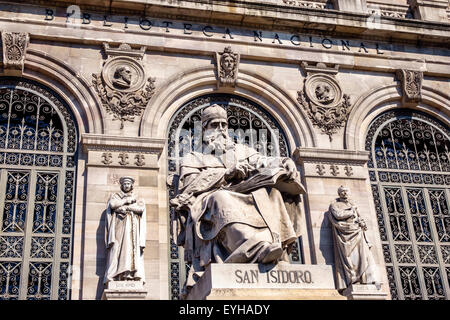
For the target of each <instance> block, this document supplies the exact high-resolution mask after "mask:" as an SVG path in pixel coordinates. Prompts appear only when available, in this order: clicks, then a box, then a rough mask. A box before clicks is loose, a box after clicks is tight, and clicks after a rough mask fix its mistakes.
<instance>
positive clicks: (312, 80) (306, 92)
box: [297, 63, 351, 141]
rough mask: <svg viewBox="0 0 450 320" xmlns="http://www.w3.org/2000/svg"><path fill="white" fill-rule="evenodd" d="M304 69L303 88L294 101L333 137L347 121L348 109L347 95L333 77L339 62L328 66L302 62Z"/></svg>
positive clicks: (348, 99)
mask: <svg viewBox="0 0 450 320" xmlns="http://www.w3.org/2000/svg"><path fill="white" fill-rule="evenodd" d="M302 68H303V69H304V70H305V71H306V72H307V76H306V79H305V83H304V86H303V89H302V90H300V91H298V96H297V101H298V102H299V104H300V105H301V106H302V107H303V109H304V110H305V111H306V112H307V114H308V117H309V118H310V119H311V121H312V123H313V124H314V125H315V126H317V127H319V128H320V129H321V130H322V132H323V133H325V134H327V135H328V136H329V138H330V141H332V135H333V134H334V133H336V132H337V131H338V130H339V129H340V128H341V127H343V126H344V124H345V121H347V118H348V114H349V111H350V107H351V104H350V97H349V96H348V95H346V94H344V93H343V92H342V89H341V86H340V85H339V83H338V82H337V80H336V79H335V77H334V74H336V73H337V70H338V66H335V67H334V68H328V67H326V66H325V65H323V64H317V65H316V66H315V67H311V66H309V65H308V64H307V63H302Z"/></svg>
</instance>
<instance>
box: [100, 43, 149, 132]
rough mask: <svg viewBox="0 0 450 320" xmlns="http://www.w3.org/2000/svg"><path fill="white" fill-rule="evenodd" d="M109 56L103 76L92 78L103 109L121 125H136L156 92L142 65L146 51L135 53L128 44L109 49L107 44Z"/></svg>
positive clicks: (136, 51) (105, 45)
mask: <svg viewBox="0 0 450 320" xmlns="http://www.w3.org/2000/svg"><path fill="white" fill-rule="evenodd" d="M104 50H105V53H106V54H107V55H108V58H107V60H106V62H105V63H104V65H103V69H102V72H101V73H97V74H95V73H94V74H92V76H93V81H92V82H93V84H94V88H95V89H96V91H97V93H98V94H99V96H100V98H101V100H102V103H103V106H104V107H105V109H106V111H107V112H108V113H111V114H112V115H113V116H114V119H113V120H119V121H120V128H121V129H123V127H124V122H125V121H130V122H133V121H134V118H135V117H136V116H140V115H141V114H142V112H143V110H144V109H145V107H146V106H147V103H148V101H149V100H150V98H151V97H152V96H153V94H154V92H155V79H154V78H151V77H149V78H147V76H146V74H145V70H144V66H143V64H142V57H143V56H144V53H145V47H141V48H140V49H132V48H131V47H130V46H129V45H128V44H121V45H120V46H119V47H118V48H110V47H109V45H108V44H104Z"/></svg>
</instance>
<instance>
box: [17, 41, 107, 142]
mask: <svg viewBox="0 0 450 320" xmlns="http://www.w3.org/2000/svg"><path fill="white" fill-rule="evenodd" d="M22 77H24V78H27V79H30V80H34V81H36V82H39V83H41V84H42V85H44V86H46V87H48V88H51V89H52V90H54V91H55V92H56V93H57V94H58V95H59V96H60V97H61V98H62V99H63V100H64V101H65V102H66V103H67V105H68V106H69V108H70V109H71V111H72V113H73V114H74V117H75V119H76V122H77V124H78V131H79V133H80V137H81V134H83V133H87V132H89V133H99V134H101V133H103V131H104V127H105V124H104V120H103V119H104V118H105V117H104V112H103V109H102V106H101V102H100V100H99V98H98V96H97V95H96V94H95V92H94V91H93V89H92V85H91V84H90V83H89V81H87V80H86V79H85V78H84V77H83V76H82V75H81V74H80V73H78V72H77V71H76V70H75V69H73V68H72V67H70V66H69V65H67V64H66V63H65V62H63V61H61V60H59V59H57V58H55V57H52V56H50V55H48V54H47V53H44V52H41V51H39V50H35V49H31V48H29V49H27V53H26V56H25V66H24V72H23V74H22Z"/></svg>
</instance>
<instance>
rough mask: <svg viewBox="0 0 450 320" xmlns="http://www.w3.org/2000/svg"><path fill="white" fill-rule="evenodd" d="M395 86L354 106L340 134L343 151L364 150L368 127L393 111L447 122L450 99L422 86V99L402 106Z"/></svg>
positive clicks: (448, 119)
mask: <svg viewBox="0 0 450 320" xmlns="http://www.w3.org/2000/svg"><path fill="white" fill-rule="evenodd" d="M399 90H400V89H399V87H398V84H397V83H392V84H390V85H386V86H382V87H378V88H375V89H374V90H372V91H370V92H368V93H367V94H365V95H362V96H361V97H360V98H359V99H358V100H357V101H356V102H355V104H354V106H353V108H352V110H351V112H350V115H349V117H348V120H347V125H346V127H345V133H344V143H345V148H346V149H350V150H364V144H365V138H366V133H367V130H368V129H369V126H370V123H371V122H372V120H374V119H375V118H376V117H378V116H379V115H380V114H381V113H383V112H385V111H387V110H392V109H396V108H405V107H406V108H409V109H412V110H419V111H422V112H425V113H427V114H429V115H430V116H432V117H434V118H436V119H439V120H441V121H442V122H444V123H448V122H449V121H450V110H449V109H448V108H446V107H448V106H449V105H450V96H448V95H447V94H444V93H443V92H440V91H438V90H435V89H433V88H431V87H429V86H426V85H423V86H422V99H421V101H420V102H419V103H417V104H410V105H404V104H403V103H402V101H401V99H402V97H401V93H400V91H399Z"/></svg>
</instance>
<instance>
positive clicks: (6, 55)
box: [2, 31, 30, 76]
mask: <svg viewBox="0 0 450 320" xmlns="http://www.w3.org/2000/svg"><path fill="white" fill-rule="evenodd" d="M29 42H30V36H29V34H28V33H26V32H6V31H2V47H3V68H4V70H5V73H6V74H10V75H15V76H21V75H22V73H23V67H24V61H25V54H26V51H27V47H28V44H29Z"/></svg>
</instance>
